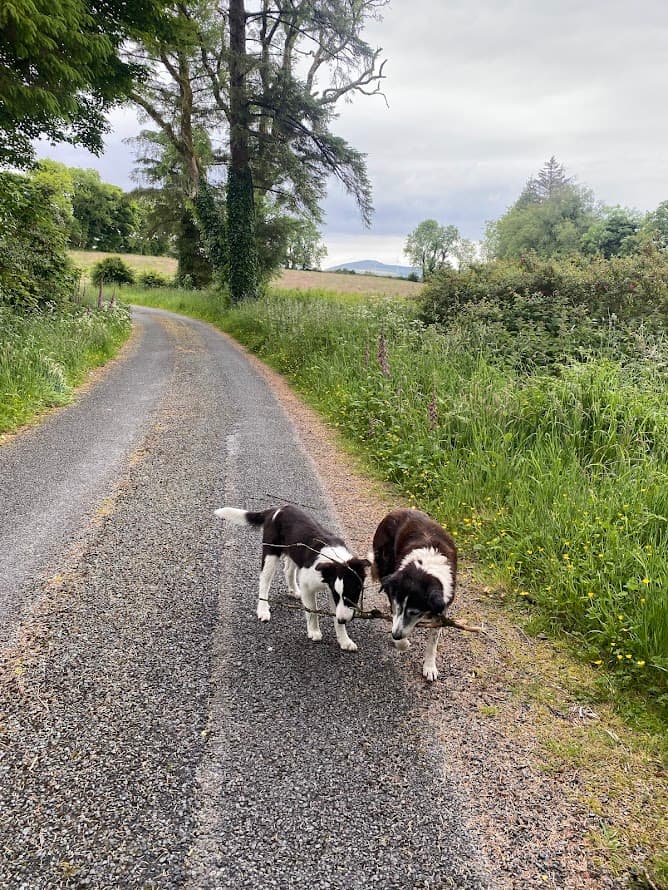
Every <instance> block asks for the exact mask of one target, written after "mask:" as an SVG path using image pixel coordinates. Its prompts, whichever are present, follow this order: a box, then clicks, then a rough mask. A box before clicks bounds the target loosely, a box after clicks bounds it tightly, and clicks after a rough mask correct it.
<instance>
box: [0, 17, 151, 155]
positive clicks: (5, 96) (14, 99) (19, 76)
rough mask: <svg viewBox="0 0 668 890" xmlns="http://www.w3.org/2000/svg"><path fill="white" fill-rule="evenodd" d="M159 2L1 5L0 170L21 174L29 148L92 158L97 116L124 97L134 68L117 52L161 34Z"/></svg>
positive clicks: (98, 138)
mask: <svg viewBox="0 0 668 890" xmlns="http://www.w3.org/2000/svg"><path fill="white" fill-rule="evenodd" d="M162 5H163V3H162V2H160V0H142V2H141V3H135V2H128V0H12V2H8V3H3V4H2V5H0V164H2V165H12V166H14V167H27V166H30V164H31V163H32V162H33V160H34V149H33V148H32V145H31V140H33V139H36V138H38V137H40V136H42V137H46V138H47V139H50V140H52V141H54V142H58V141H63V140H64V141H68V142H75V143H77V144H79V145H83V146H85V147H86V148H88V149H90V150H91V151H93V152H95V153H97V152H99V151H100V150H101V147H102V134H103V133H104V131H105V129H106V126H107V125H106V122H105V117H104V112H105V110H106V109H107V108H109V107H110V106H111V105H112V104H114V103H115V102H117V101H119V100H121V99H122V98H124V97H125V96H127V94H128V91H129V90H130V86H131V83H132V79H133V77H134V76H135V75H136V74H137V73H138V69H137V67H136V66H135V65H133V64H131V63H129V62H127V61H122V60H121V59H120V58H119V56H118V50H119V47H120V46H121V44H122V43H123V42H124V41H125V40H126V39H128V38H131V37H138V36H140V35H141V34H142V33H146V32H148V31H149V30H150V31H151V32H152V33H156V31H161V30H163V29H164V28H166V27H167V19H166V18H165V17H164V16H163V15H162V9H161V7H162Z"/></svg>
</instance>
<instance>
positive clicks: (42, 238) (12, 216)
mask: <svg viewBox="0 0 668 890" xmlns="http://www.w3.org/2000/svg"><path fill="white" fill-rule="evenodd" d="M61 179H62V174H60V173H59V172H58V171H50V170H49V169H48V168H42V169H40V170H38V171H36V172H35V173H34V174H33V175H32V176H22V175H19V174H12V173H1V172H0V306H1V305H3V304H4V305H9V306H13V307H16V308H19V309H23V310H32V309H36V308H38V307H40V306H44V305H46V304H51V303H58V302H62V301H64V300H66V299H68V298H69V297H71V295H72V293H73V292H74V290H75V288H76V282H77V277H78V276H77V273H76V270H75V268H74V266H73V265H72V263H71V262H70V260H69V257H68V256H67V232H68V231H69V227H70V224H71V218H72V217H71V207H70V205H69V202H68V200H67V198H66V197H65V195H64V193H63V183H62V181H61Z"/></svg>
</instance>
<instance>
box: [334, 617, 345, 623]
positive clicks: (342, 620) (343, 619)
mask: <svg viewBox="0 0 668 890" xmlns="http://www.w3.org/2000/svg"><path fill="white" fill-rule="evenodd" d="M336 620H337V621H338V623H339V624H346V619H345V618H337V619H336Z"/></svg>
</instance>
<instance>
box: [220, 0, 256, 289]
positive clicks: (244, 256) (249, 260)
mask: <svg viewBox="0 0 668 890" xmlns="http://www.w3.org/2000/svg"><path fill="white" fill-rule="evenodd" d="M229 29H230V166H229V168H228V172H227V238H228V246H229V263H230V279H229V280H230V299H231V300H232V302H233V303H236V302H238V301H239V300H243V299H246V298H248V297H251V298H252V297H256V296H257V293H258V261H257V245H256V242H255V202H254V198H253V176H252V173H251V169H250V153H249V146H248V134H249V130H250V115H249V107H248V97H247V95H246V71H247V66H248V58H247V56H246V10H245V8H244V0H230V7H229Z"/></svg>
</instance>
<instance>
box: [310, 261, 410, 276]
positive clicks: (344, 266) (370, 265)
mask: <svg viewBox="0 0 668 890" xmlns="http://www.w3.org/2000/svg"><path fill="white" fill-rule="evenodd" d="M325 271H327V272H355V273H357V274H359V275H388V276H389V277H390V278H408V276H409V275H411V274H414V275H417V276H418V277H419V275H420V269H419V268H417V267H414V266H390V265H388V264H387V263H380V262H378V260H356V261H355V262H354V263H341V264H340V265H338V266H332V267H331V268H329V269H326V270H325Z"/></svg>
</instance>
